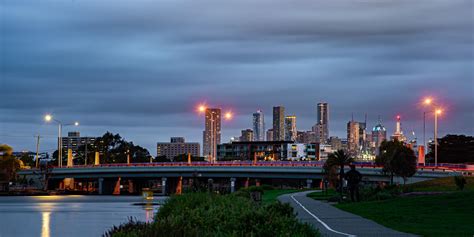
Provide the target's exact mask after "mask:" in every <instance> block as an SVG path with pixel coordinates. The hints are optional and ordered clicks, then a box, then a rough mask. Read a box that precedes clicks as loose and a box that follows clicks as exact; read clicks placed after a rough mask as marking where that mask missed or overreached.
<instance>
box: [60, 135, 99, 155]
mask: <svg viewBox="0 0 474 237" xmlns="http://www.w3.org/2000/svg"><path fill="white" fill-rule="evenodd" d="M97 139H99V138H97V137H81V133H80V132H68V134H67V137H62V146H63V149H62V150H63V156H65V155H67V152H68V150H69V149H71V150H72V152H73V153H77V152H79V148H80V147H84V152H85V150H86V147H85V146H84V145H86V144H87V145H89V146H91V148H93V149H95V142H96V140H97Z"/></svg>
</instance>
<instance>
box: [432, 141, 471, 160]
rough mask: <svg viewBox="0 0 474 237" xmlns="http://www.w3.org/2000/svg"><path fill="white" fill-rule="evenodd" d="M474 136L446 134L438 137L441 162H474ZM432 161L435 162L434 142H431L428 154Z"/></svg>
mask: <svg viewBox="0 0 474 237" xmlns="http://www.w3.org/2000/svg"><path fill="white" fill-rule="evenodd" d="M473 151H474V137H472V136H465V135H446V136H445V137H443V138H440V139H438V162H439V163H466V162H474V152H473ZM426 159H427V160H429V161H430V163H433V162H434V144H430V153H428V154H427V155H426Z"/></svg>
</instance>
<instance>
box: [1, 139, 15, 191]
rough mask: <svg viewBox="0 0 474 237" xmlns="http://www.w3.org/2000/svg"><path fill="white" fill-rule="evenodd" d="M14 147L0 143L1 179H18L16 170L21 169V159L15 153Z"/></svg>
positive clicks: (8, 180) (7, 180)
mask: <svg viewBox="0 0 474 237" xmlns="http://www.w3.org/2000/svg"><path fill="white" fill-rule="evenodd" d="M12 154H13V149H12V147H10V146H9V145H6V144H0V172H2V173H3V175H2V177H0V179H2V180H4V181H6V182H11V181H13V180H15V179H16V172H17V171H18V170H19V169H20V161H19V160H18V159H16V158H15V157H14V156H13V155H12Z"/></svg>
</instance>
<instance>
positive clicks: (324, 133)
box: [315, 103, 329, 144]
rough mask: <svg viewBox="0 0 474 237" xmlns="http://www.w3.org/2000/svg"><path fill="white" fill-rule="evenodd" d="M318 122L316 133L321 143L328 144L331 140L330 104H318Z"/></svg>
mask: <svg viewBox="0 0 474 237" xmlns="http://www.w3.org/2000/svg"><path fill="white" fill-rule="evenodd" d="M317 114H318V116H317V117H318V122H317V126H316V128H317V129H316V131H315V132H317V134H318V138H319V142H320V143H324V144H325V143H327V142H328V139H329V106H328V103H318V108H317Z"/></svg>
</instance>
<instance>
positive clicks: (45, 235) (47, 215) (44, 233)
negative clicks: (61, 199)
mask: <svg viewBox="0 0 474 237" xmlns="http://www.w3.org/2000/svg"><path fill="white" fill-rule="evenodd" d="M50 219H51V212H43V213H42V217H41V221H42V225H41V237H50V230H49V221H50Z"/></svg>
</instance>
